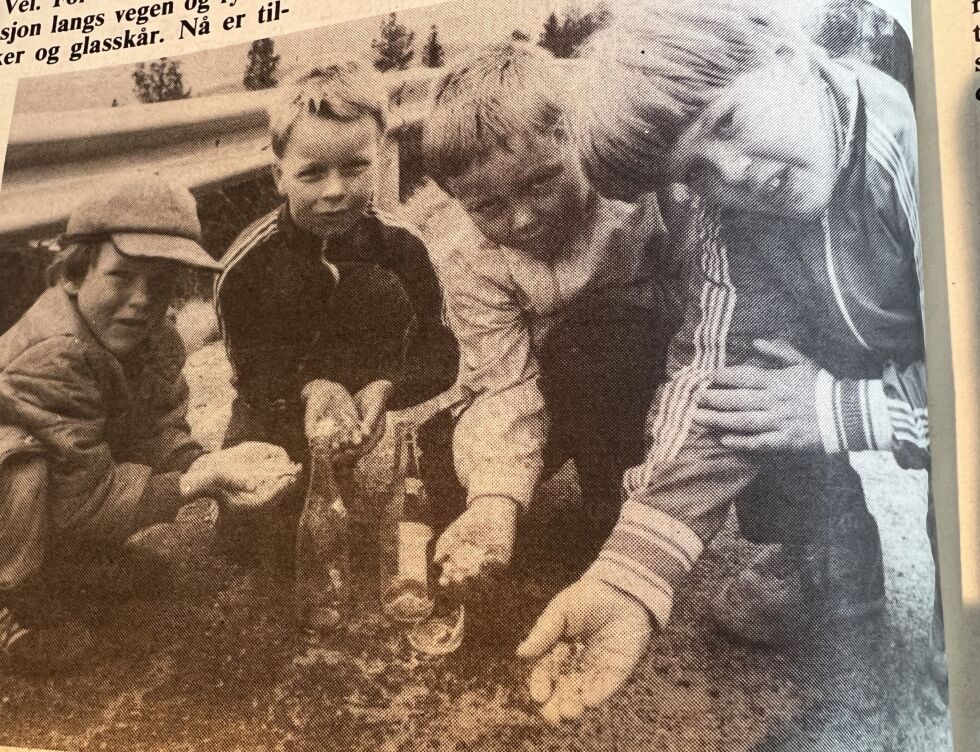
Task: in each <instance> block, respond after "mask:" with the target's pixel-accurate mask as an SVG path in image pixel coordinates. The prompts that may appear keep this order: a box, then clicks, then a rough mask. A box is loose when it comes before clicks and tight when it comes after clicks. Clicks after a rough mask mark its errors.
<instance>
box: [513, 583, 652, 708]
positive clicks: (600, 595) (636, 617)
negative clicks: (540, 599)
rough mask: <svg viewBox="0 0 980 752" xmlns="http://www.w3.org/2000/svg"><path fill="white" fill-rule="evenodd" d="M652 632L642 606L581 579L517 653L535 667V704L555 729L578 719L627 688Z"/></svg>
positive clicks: (546, 613) (556, 601)
mask: <svg viewBox="0 0 980 752" xmlns="http://www.w3.org/2000/svg"><path fill="white" fill-rule="evenodd" d="M652 631H653V629H652V626H651V624H650V617H649V615H648V614H647V610H646V609H645V608H644V607H643V606H642V605H641V604H640V602H639V601H637V600H636V599H634V598H633V597H632V596H630V595H627V594H626V593H623V592H621V591H619V590H617V589H615V588H613V587H611V586H609V585H607V584H606V583H605V582H603V581H602V580H599V579H595V578H590V577H583V578H582V579H581V580H579V581H578V582H576V583H575V584H574V585H571V586H570V587H568V588H566V589H565V590H563V591H562V592H560V593H559V594H558V595H556V596H555V598H554V599H553V600H552V601H551V603H549V604H548V607H547V608H546V609H545V610H544V613H542V614H541V616H540V618H539V619H538V621H537V623H536V624H535V625H534V628H533V629H532V630H531V634H529V635H528V637H527V639H526V640H525V641H524V642H523V643H522V644H521V645H520V646H519V647H518V648H517V655H518V656H519V657H521V658H529V659H531V660H533V661H535V663H534V667H533V668H532V670H531V676H530V679H529V680H528V687H529V689H530V692H531V699H532V700H534V702H536V703H539V704H540V705H541V706H542V707H541V714H542V715H543V716H544V717H545V719H546V720H548V721H550V722H551V723H555V724H557V723H559V722H560V721H562V720H566V719H567V720H575V719H577V718H579V717H580V716H581V715H582V713H584V712H585V709H586V708H591V707H595V706H597V705H600V704H602V703H603V702H605V701H606V700H607V699H609V698H610V697H611V696H612V695H613V694H615V693H616V692H617V691H618V690H619V689H620V688H621V687H622V686H623V685H624V684H625V683H626V680H627V679H629V677H630V675H631V674H632V673H633V671H634V670H635V668H636V665H637V664H638V663H639V662H640V659H641V658H642V657H643V654H644V653H645V652H646V649H647V645H648V644H649V642H650V634H651V632H652Z"/></svg>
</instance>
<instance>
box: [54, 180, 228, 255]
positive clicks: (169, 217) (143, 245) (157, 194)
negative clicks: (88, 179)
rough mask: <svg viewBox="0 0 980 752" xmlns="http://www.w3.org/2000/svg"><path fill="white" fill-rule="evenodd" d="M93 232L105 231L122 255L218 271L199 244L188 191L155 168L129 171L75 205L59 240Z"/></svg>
mask: <svg viewBox="0 0 980 752" xmlns="http://www.w3.org/2000/svg"><path fill="white" fill-rule="evenodd" d="M93 235H109V236H110V237H111V238H112V242H113V243H115V244H116V247H117V248H118V249H119V250H120V252H121V253H123V254H124V255H126V256H133V257H137V258H159V259H166V260H168V261H175V262H177V263H178V264H184V265H187V266H195V267H198V268H201V269H208V270H210V271H221V265H220V264H219V263H218V262H217V261H215V260H214V259H213V258H211V256H210V255H209V254H208V252H207V251H205V250H204V248H203V247H202V246H201V222H200V220H199V219H198V217H197V202H196V201H195V200H194V197H193V196H192V195H191V193H190V191H189V190H187V188H186V187H185V186H183V185H181V184H180V183H176V182H171V181H169V180H166V179H164V178H162V177H160V176H159V175H157V174H155V173H136V174H133V175H129V176H127V177H125V178H123V179H121V180H119V181H118V182H115V183H112V184H111V185H109V186H104V187H102V188H100V189H99V190H96V191H95V192H93V193H92V194H91V195H89V196H88V197H87V198H86V199H84V200H83V201H82V202H81V203H80V204H79V205H78V206H77V207H75V210H74V211H73V212H72V214H71V217H69V219H68V227H67V228H66V230H65V235H64V239H65V240H74V239H77V238H80V237H86V236H93Z"/></svg>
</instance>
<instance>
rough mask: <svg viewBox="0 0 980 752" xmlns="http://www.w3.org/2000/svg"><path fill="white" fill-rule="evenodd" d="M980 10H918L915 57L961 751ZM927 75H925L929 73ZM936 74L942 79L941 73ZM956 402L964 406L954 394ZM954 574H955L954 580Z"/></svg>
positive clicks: (970, 716) (938, 6)
mask: <svg viewBox="0 0 980 752" xmlns="http://www.w3.org/2000/svg"><path fill="white" fill-rule="evenodd" d="M978 10H980V9H978V8H977V6H975V5H974V4H973V3H963V4H957V3H938V2H937V3H923V4H922V5H921V7H916V8H915V12H916V19H915V22H916V25H917V29H919V30H921V32H920V38H921V40H922V44H921V45H919V48H918V50H917V55H916V65H917V66H920V65H921V69H920V68H918V67H917V69H916V73H917V76H916V78H917V80H918V81H919V82H921V83H922V84H923V86H922V88H920V92H921V94H922V96H921V98H920V100H919V101H920V104H921V108H920V110H919V118H920V119H919V131H920V133H934V134H936V136H935V137H932V138H923V139H921V140H920V147H921V160H922V165H923V168H925V165H927V164H928V165H931V166H933V169H931V170H926V169H923V170H922V178H923V182H922V186H921V195H922V199H923V200H922V206H921V217H922V227H923V230H924V232H925V234H924V236H923V241H924V247H926V248H929V249H930V259H931V261H932V264H927V268H926V276H927V279H926V289H927V290H928V293H929V298H928V301H927V315H926V324H927V327H926V330H927V331H926V341H927V342H928V343H929V350H930V352H929V364H930V365H929V368H930V374H929V386H930V389H929V391H930V398H931V404H930V412H931V413H932V414H933V418H934V419H933V425H937V426H942V427H943V430H942V431H938V432H936V433H934V435H933V441H934V456H935V457H936V460H937V461H936V463H935V464H934V465H933V476H932V482H933V489H934V492H935V493H936V496H937V498H944V499H956V500H957V504H956V505H955V506H954V505H952V504H947V505H945V506H947V507H949V508H950V511H952V512H954V513H953V514H950V515H943V514H940V516H939V522H940V527H939V537H940V539H941V540H942V542H943V544H942V555H943V557H944V559H943V564H942V568H943V572H944V575H943V588H944V592H945V593H946V598H945V603H946V609H945V611H946V634H947V638H948V645H949V647H950V651H949V666H950V707H951V709H952V718H953V731H954V738H955V741H956V745H957V749H977V748H980V719H978V718H977V714H976V712H974V710H973V708H975V706H976V697H977V692H978V691H980V684H978V683H977V681H978V680H977V676H978V671H977V667H978V665H980V663H978V662H980V653H978V651H977V646H978V645H980V641H978V639H977V638H978V636H980V606H978V604H980V590H978V588H980V577H978V574H980V573H978V562H980V558H978V541H980V516H978V509H980V506H978V494H977V477H976V467H977V463H976V456H977V446H976V438H975V437H976V435H977V422H978V421H977V409H978V405H977V400H976V393H977V384H976V373H977V368H976V355H975V352H974V349H975V348H973V347H972V345H971V342H972V341H973V339H974V338H975V336H976V331H977V311H978V310H980V309H978V306H977V300H976V293H975V291H974V289H973V285H971V284H969V280H971V279H974V277H975V275H976V273H977V271H978V269H977V259H978V258H980V255H978V252H977V249H978V242H980V240H978V237H977V228H976V220H975V216H976V206H977V196H976V187H975V185H976V176H977V169H978V162H977V139H976V132H977V122H978V120H977V118H978V105H980V95H978V93H977V90H978V81H977V78H978V71H980V60H978V59H977V45H978V39H980V32H978V31H977V19H978V17H980V16H978ZM920 71H921V73H920ZM933 71H935V73H934V74H933ZM954 395H955V400H954V398H953V396H954ZM947 571H948V572H949V573H950V574H949V577H946V575H945V573H946V572H947Z"/></svg>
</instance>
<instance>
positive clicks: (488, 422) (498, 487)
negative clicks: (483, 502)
mask: <svg viewBox="0 0 980 752" xmlns="http://www.w3.org/2000/svg"><path fill="white" fill-rule="evenodd" d="M483 262H486V267H485V268H484V269H482V270H481V269H475V268H474V267H473V265H472V264H471V263H470V262H469V261H467V260H466V259H465V258H464V257H463V255H462V254H460V253H452V254H450V255H449V257H448V258H446V259H444V260H443V261H442V263H439V264H437V269H438V270H439V272H440V276H441V277H442V283H443V287H444V291H445V300H446V307H447V317H448V320H449V325H450V327H451V328H452V330H453V333H454V334H455V335H456V338H457V340H458V341H459V347H460V380H461V381H462V382H463V383H464V384H466V385H468V386H470V387H471V388H472V389H473V391H474V393H476V394H477V395H478V396H477V398H476V400H475V401H474V402H473V404H472V405H470V406H469V408H467V409H466V410H465V411H464V412H463V414H462V415H461V416H460V419H459V422H458V424H457V426H456V432H455V435H454V438H453V453H454V457H455V462H456V470H457V473H458V474H459V477H460V480H461V481H462V483H463V485H465V486H466V488H467V503H470V502H472V501H473V500H474V499H476V498H479V497H481V496H489V495H500V496H507V497H509V498H512V499H513V500H514V501H516V502H517V503H518V504H519V505H520V506H521V507H522V508H524V509H527V508H528V507H529V506H530V504H531V499H532V497H533V495H534V492H535V490H536V489H537V486H538V483H539V482H540V479H541V472H542V466H543V459H542V457H543V449H544V443H545V438H546V435H547V430H548V425H547V415H546V412H545V407H544V398H543V397H542V395H541V391H540V389H539V388H538V363H537V360H536V357H535V354H534V350H533V344H532V334H531V331H530V328H529V326H528V323H527V320H526V316H525V313H524V312H523V311H522V309H521V308H520V306H519V305H518V302H517V300H516V298H515V295H514V291H513V290H511V289H508V287H507V285H506V283H505V282H503V281H500V280H499V279H495V278H494V277H495V276H497V275H495V274H493V273H492V271H491V270H492V269H494V268H496V269H497V270H498V271H499V270H500V268H501V266H499V265H498V266H496V267H495V265H494V261H493V259H481V265H482V264H483Z"/></svg>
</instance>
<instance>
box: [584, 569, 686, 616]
mask: <svg viewBox="0 0 980 752" xmlns="http://www.w3.org/2000/svg"><path fill="white" fill-rule="evenodd" d="M589 574H591V575H593V576H595V577H598V578H599V579H600V580H602V581H603V582H605V583H607V584H609V585H611V586H612V587H614V588H617V589H619V590H623V591H625V592H627V593H629V594H630V595H632V596H634V597H635V598H638V599H639V600H640V601H641V602H642V603H643V605H645V606H646V607H647V608H648V609H649V610H650V611H651V612H652V613H653V615H654V616H655V617H656V619H657V621H658V623H660V624H661V625H664V624H666V623H667V622H668V621H669V620H670V612H671V610H672V609H673V605H674V591H673V589H672V588H671V587H670V586H669V585H668V584H667V583H666V582H662V581H660V579H659V578H658V577H656V576H655V575H650V574H648V573H645V572H643V571H642V569H640V568H638V567H636V565H635V564H634V563H633V562H631V561H630V560H629V559H627V558H624V557H621V556H617V555H614V554H610V553H609V552H603V553H602V554H601V555H600V557H599V560H598V561H596V563H595V564H593V565H592V567H591V568H590V570H589Z"/></svg>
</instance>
